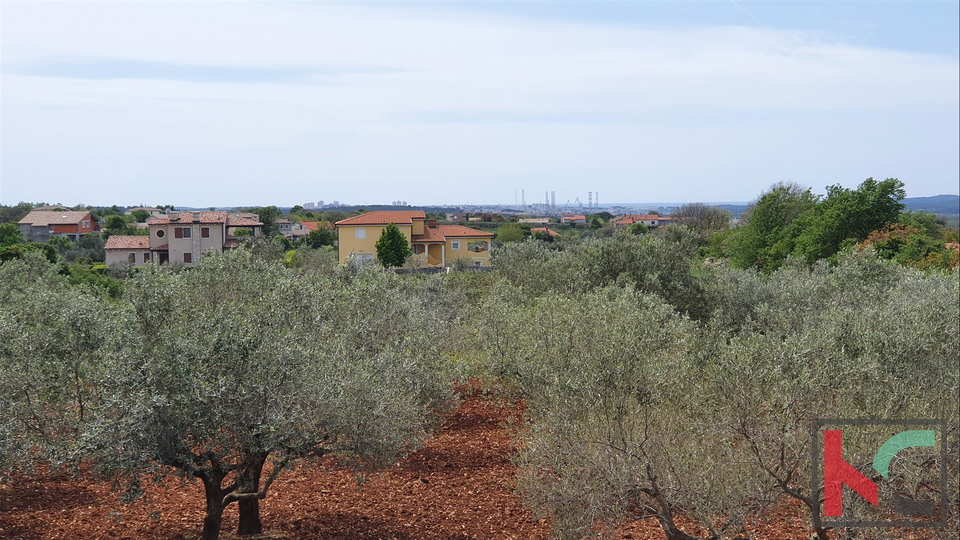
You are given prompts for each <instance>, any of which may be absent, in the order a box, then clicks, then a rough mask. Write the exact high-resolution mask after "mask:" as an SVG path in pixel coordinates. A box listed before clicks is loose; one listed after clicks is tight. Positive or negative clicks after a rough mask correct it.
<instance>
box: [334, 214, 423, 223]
mask: <svg viewBox="0 0 960 540" xmlns="http://www.w3.org/2000/svg"><path fill="white" fill-rule="evenodd" d="M414 219H427V215H426V214H424V213H423V210H398V211H396V212H367V213H366V214H360V215H359V216H354V217H352V218H347V219H342V220H340V221H338V222H337V223H336V225H337V226H338V227H339V226H340V225H386V224H387V223H394V224H396V225H410V224H412V223H413V220H414Z"/></svg>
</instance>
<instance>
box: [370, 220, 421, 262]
mask: <svg viewBox="0 0 960 540" xmlns="http://www.w3.org/2000/svg"><path fill="white" fill-rule="evenodd" d="M375 247H376V249H377V260H379V261H380V264H382V265H383V266H385V267H387V268H390V267H398V268H399V267H401V266H403V265H404V264H405V263H406V262H407V259H409V258H410V256H411V255H413V251H411V249H410V242H409V241H408V240H407V237H406V236H404V234H403V232H402V231H401V230H400V228H399V227H397V226H396V225H394V224H393V223H388V224H387V226H386V227H384V228H383V232H382V233H380V238H379V239H378V240H377V243H376V244H375Z"/></svg>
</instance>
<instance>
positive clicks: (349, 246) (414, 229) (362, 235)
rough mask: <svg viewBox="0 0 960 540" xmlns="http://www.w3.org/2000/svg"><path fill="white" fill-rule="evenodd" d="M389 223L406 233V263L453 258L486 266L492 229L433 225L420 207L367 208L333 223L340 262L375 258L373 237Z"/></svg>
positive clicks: (447, 263) (436, 262)
mask: <svg viewBox="0 0 960 540" xmlns="http://www.w3.org/2000/svg"><path fill="white" fill-rule="evenodd" d="M390 223H393V224H394V225H396V226H397V228H399V229H400V231H401V232H402V233H403V235H404V236H406V237H407V241H408V242H409V245H410V249H411V250H412V251H413V257H412V258H411V262H410V263H409V265H412V266H424V267H428V266H437V267H446V266H450V265H451V264H453V262H454V261H455V260H457V259H466V260H467V263H468V264H470V265H473V266H490V240H492V239H493V233H488V232H483V231H478V230H476V229H470V228H468V227H463V226H461V225H437V221H436V220H434V219H427V216H426V215H425V214H424V213H423V211H422V210H416V211H398V212H367V213H366V214H362V215H359V216H355V217H352V218H349V219H344V220H342V221H338V222H337V223H336V226H337V234H338V237H339V247H340V262H341V263H344V262H347V261H348V260H350V259H351V258H352V259H354V260H369V261H373V260H376V258H377V248H376V243H377V240H379V239H380V234H381V233H382V232H383V229H385V228H386V226H387V225H388V224H390Z"/></svg>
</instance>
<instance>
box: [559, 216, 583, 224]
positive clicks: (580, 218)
mask: <svg viewBox="0 0 960 540" xmlns="http://www.w3.org/2000/svg"><path fill="white" fill-rule="evenodd" d="M586 222H587V216H580V215H577V216H562V217H561V218H560V223H586Z"/></svg>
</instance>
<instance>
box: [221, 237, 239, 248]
mask: <svg viewBox="0 0 960 540" xmlns="http://www.w3.org/2000/svg"><path fill="white" fill-rule="evenodd" d="M241 244H243V241H242V240H240V239H239V238H227V239H226V240H225V241H224V242H223V249H236V248H238V247H240V245H241Z"/></svg>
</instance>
